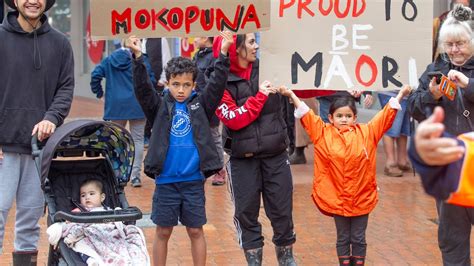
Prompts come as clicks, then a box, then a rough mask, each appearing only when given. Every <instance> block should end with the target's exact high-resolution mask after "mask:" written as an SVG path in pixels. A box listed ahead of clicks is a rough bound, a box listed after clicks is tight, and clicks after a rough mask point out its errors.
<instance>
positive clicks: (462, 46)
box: [443, 34, 473, 66]
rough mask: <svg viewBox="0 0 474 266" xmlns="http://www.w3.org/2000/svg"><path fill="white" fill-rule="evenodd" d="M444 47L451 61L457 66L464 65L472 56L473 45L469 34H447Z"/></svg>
mask: <svg viewBox="0 0 474 266" xmlns="http://www.w3.org/2000/svg"><path fill="white" fill-rule="evenodd" d="M443 48H444V50H445V51H446V54H447V55H448V57H449V60H450V61H451V63H452V64H453V65H455V66H462V65H464V63H466V62H467V60H469V58H471V56H472V52H473V45H472V42H471V38H470V37H469V36H468V34H463V35H460V36H457V37H455V36H447V38H446V40H445V41H444V42H443Z"/></svg>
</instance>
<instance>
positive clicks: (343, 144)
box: [279, 86, 410, 265]
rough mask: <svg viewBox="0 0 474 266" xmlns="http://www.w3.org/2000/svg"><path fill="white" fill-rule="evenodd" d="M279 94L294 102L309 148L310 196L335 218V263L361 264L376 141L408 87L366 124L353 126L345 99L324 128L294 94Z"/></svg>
mask: <svg viewBox="0 0 474 266" xmlns="http://www.w3.org/2000/svg"><path fill="white" fill-rule="evenodd" d="M279 90H280V93H281V94H282V95H284V96H287V97H290V98H291V100H292V101H293V103H294V104H295V108H296V110H295V117H296V118H300V119H301V124H302V125H303V127H304V129H305V130H306V132H307V133H308V135H309V137H310V139H311V141H312V142H313V144H314V180H313V193H312V197H313V200H314V202H315V204H316V206H317V207H318V208H319V210H320V211H321V212H322V213H323V214H326V215H329V216H333V217H334V220H335V223H336V230H337V243H336V248H337V255H338V257H339V262H340V265H364V262H365V255H366V247H367V244H366V242H365V231H366V229H367V222H368V218H369V213H370V212H371V211H372V210H373V209H374V208H375V205H376V204H377V201H378V196H377V184H376V181H375V172H376V171H375V155H376V150H377V143H378V142H379V141H380V139H381V138H382V136H383V134H384V133H385V132H386V131H387V130H388V129H389V128H390V127H391V126H392V123H393V121H394V119H395V116H396V114H397V110H399V109H401V106H400V103H399V102H400V101H401V99H402V98H403V97H404V96H406V95H408V94H409V92H410V87H409V86H405V87H404V88H402V89H401V90H400V92H399V93H398V95H397V97H396V98H391V99H390V101H389V103H388V104H387V105H386V106H385V107H384V108H383V109H382V110H381V111H380V112H379V113H377V114H376V115H375V117H374V118H372V120H371V121H370V122H369V123H367V124H358V123H356V120H357V109H356V106H355V102H354V100H353V99H352V98H350V97H342V98H339V99H337V100H335V101H334V102H333V103H332V104H331V107H330V108H329V117H328V118H329V121H330V123H327V124H326V123H324V122H323V120H322V119H321V118H320V117H319V116H317V115H315V114H314V113H313V111H311V110H310V109H309V108H308V106H306V104H305V103H304V102H302V101H300V100H299V99H298V97H297V96H296V95H295V94H294V92H293V91H291V90H289V89H287V88H286V87H281V88H280V89H279ZM351 247H352V253H351Z"/></svg>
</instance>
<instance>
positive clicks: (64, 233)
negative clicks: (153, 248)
mask: <svg viewBox="0 0 474 266" xmlns="http://www.w3.org/2000/svg"><path fill="white" fill-rule="evenodd" d="M54 225H56V228H53V226H54ZM59 230H61V233H60V235H61V237H52V236H54V235H56V236H59V235H58V233H59V232H58V231H59ZM47 232H48V235H49V240H50V243H51V242H53V243H51V244H52V245H56V244H57V242H58V241H59V238H64V243H65V244H66V245H67V246H68V247H70V248H72V249H73V250H74V251H76V252H79V253H82V254H85V255H87V256H89V257H90V258H89V259H88V260H87V264H88V265H91V264H92V265H150V257H149V256H148V252H147V249H146V242H145V237H144V236H143V232H142V231H141V229H140V228H138V227H137V226H135V225H124V224H123V223H121V222H115V223H105V224H81V223H59V225H58V223H56V224H53V225H51V226H50V228H48V231H47ZM54 242H56V243H54Z"/></svg>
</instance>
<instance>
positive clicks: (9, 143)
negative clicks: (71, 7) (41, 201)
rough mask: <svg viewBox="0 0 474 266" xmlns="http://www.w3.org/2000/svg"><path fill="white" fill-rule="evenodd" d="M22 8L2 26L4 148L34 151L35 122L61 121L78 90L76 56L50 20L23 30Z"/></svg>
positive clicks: (0, 137)
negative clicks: (75, 70)
mask: <svg viewBox="0 0 474 266" xmlns="http://www.w3.org/2000/svg"><path fill="white" fill-rule="evenodd" d="M17 17H18V12H17V11H12V12H9V13H8V14H7V16H6V17H5V19H4V21H3V24H1V25H0V147H1V148H2V149H3V151H6V152H17V153H30V152H31V151H30V150H31V149H30V142H31V131H32V130H33V127H34V125H36V124H37V123H39V122H40V121H42V120H48V121H51V122H52V123H54V124H55V125H56V126H60V125H61V124H62V123H63V121H64V118H65V117H66V116H67V114H68V113H69V109H70V107H71V102H72V97H73V90H74V58H73V54H72V47H71V44H70V43H69V41H68V39H67V38H66V36H64V35H63V34H62V33H60V32H59V31H57V30H55V29H53V28H52V27H51V26H50V25H49V24H48V19H47V17H46V15H43V16H42V18H41V26H40V27H39V28H38V29H36V31H33V32H31V33H28V32H25V31H24V30H23V29H22V28H21V26H20V24H19V23H18V20H17Z"/></svg>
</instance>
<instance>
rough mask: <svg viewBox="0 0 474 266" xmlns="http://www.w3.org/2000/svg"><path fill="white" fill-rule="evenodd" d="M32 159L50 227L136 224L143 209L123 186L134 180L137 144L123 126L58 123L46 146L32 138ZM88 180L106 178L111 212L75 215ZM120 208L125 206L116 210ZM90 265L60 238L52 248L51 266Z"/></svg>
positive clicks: (82, 122) (75, 122)
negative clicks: (129, 199)
mask: <svg viewBox="0 0 474 266" xmlns="http://www.w3.org/2000/svg"><path fill="white" fill-rule="evenodd" d="M31 145H32V150H33V158H34V160H35V163H36V166H37V168H38V171H39V175H40V178H41V186H42V189H43V191H44V195H45V200H46V205H47V208H48V220H47V223H48V226H49V225H51V224H52V223H55V222H60V221H64V220H67V221H71V222H77V223H108V222H116V221H123V222H125V223H128V224H130V223H132V224H134V223H135V222H136V220H138V219H141V218H142V213H141V211H140V209H138V208H136V207H130V206H129V205H128V202H127V199H126V198H125V193H124V187H125V186H126V184H127V182H128V181H129V179H130V174H131V171H132V165H133V160H134V155H135V146H134V144H133V140H132V137H131V135H130V133H129V132H128V131H127V130H126V129H124V128H123V127H121V126H119V125H117V124H114V123H111V122H103V121H93V120H77V121H73V122H69V123H67V124H64V125H63V126H61V127H59V128H58V129H57V130H56V132H55V133H54V134H53V135H52V136H51V137H50V138H49V139H48V141H47V142H46V144H45V145H44V146H43V147H39V145H38V140H37V137H36V136H34V137H33V139H32V143H31ZM89 178H95V179H99V180H101V181H102V183H103V185H104V192H105V193H106V199H105V201H104V204H105V205H106V206H108V207H110V208H111V209H112V210H110V211H99V212H81V213H72V212H71V210H72V209H74V208H76V207H78V206H77V205H78V202H80V199H79V195H78V194H79V193H78V191H79V186H80V184H81V183H82V182H83V181H84V180H86V179H89ZM116 207H120V208H121V210H114V209H115V208H116ZM58 264H61V265H64V264H67V265H85V263H84V262H83V261H82V260H81V258H80V256H79V254H78V253H76V252H74V251H73V250H72V249H70V248H69V247H67V246H66V244H64V242H63V241H62V240H61V241H59V245H58V248H57V249H53V247H52V246H50V247H49V255H48V265H58Z"/></svg>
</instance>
